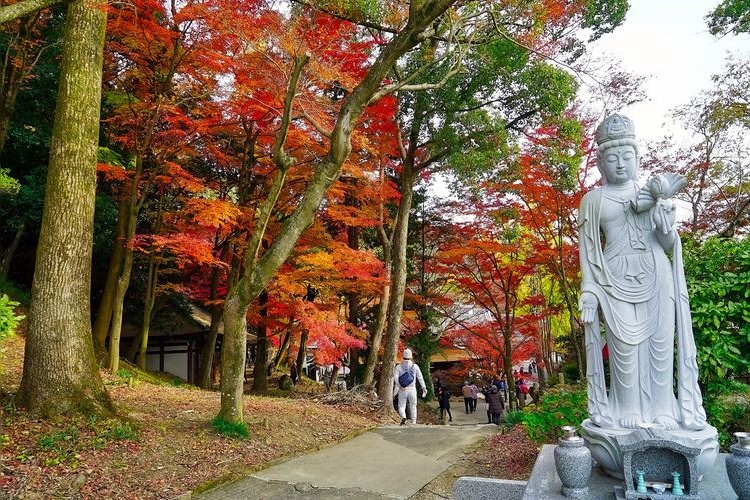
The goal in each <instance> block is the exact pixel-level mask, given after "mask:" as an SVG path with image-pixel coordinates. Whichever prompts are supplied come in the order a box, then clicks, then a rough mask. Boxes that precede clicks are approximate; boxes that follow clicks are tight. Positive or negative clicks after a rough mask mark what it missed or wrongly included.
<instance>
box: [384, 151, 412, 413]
mask: <svg viewBox="0 0 750 500" xmlns="http://www.w3.org/2000/svg"><path fill="white" fill-rule="evenodd" d="M415 178H416V177H415V173H414V169H413V164H412V163H411V162H408V161H407V162H406V163H405V164H404V168H403V171H402V172H401V179H400V188H399V192H400V194H401V200H400V201H399V206H398V213H397V215H396V230H395V232H394V235H393V248H392V254H391V255H392V257H391V262H392V264H391V273H392V275H391V295H390V301H389V303H388V319H387V327H386V331H385V346H384V347H383V369H382V370H380V378H379V380H378V398H379V399H380V400H381V401H384V402H389V401H391V399H392V398H393V368H394V363H395V361H396V353H397V352H398V341H399V338H400V337H401V315H402V313H403V310H404V293H405V292H406V274H407V269H406V250H407V246H408V245H407V239H408V235H409V212H410V210H411V203H412V199H413V197H414V180H415Z"/></svg>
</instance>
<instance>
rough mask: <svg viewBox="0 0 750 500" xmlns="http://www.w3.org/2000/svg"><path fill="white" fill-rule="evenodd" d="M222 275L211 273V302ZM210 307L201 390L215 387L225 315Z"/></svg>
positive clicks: (200, 382) (217, 272)
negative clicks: (217, 356) (220, 329)
mask: <svg viewBox="0 0 750 500" xmlns="http://www.w3.org/2000/svg"><path fill="white" fill-rule="evenodd" d="M225 248H227V247H225ZM220 273H221V270H220V269H218V268H214V270H213V272H212V273H211V290H210V291H209V295H208V297H209V299H210V300H211V301H214V300H216V296H217V288H218V286H219V278H220ZM210 307H211V309H210V310H211V324H210V325H209V327H208V335H206V340H205V342H204V344H203V349H202V350H201V366H200V375H199V380H198V386H199V387H200V388H201V389H211V388H213V385H214V384H213V380H212V377H211V374H212V371H213V370H212V368H213V363H214V354H215V352H216V339H217V338H218V336H219V324H220V323H221V315H222V314H223V311H222V309H221V308H220V307H218V306H216V305H215V304H213V303H212V304H211V306H210Z"/></svg>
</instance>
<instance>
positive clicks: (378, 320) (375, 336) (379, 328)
mask: <svg viewBox="0 0 750 500" xmlns="http://www.w3.org/2000/svg"><path fill="white" fill-rule="evenodd" d="M388 261H390V257H388V258H387V259H386V263H385V283H384V284H383V288H382V290H381V291H380V303H379V304H378V313H377V316H376V317H375V325H374V326H373V327H372V331H371V332H370V349H369V350H368V351H367V361H366V362H365V374H364V379H363V381H362V383H363V384H365V385H373V384H374V383H375V368H376V367H377V365H378V359H380V346H381V345H382V343H383V330H385V321H386V317H387V316H388V304H389V303H390V301H391V265H390V264H389V263H388Z"/></svg>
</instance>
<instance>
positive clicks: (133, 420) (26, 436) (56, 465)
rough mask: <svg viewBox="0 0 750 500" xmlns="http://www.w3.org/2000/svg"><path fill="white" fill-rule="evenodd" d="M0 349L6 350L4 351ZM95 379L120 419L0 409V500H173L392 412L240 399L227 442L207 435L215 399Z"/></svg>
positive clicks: (321, 443) (5, 403) (207, 393)
mask: <svg viewBox="0 0 750 500" xmlns="http://www.w3.org/2000/svg"><path fill="white" fill-rule="evenodd" d="M3 347H5V348H7V351H10V350H11V348H10V347H9V344H8V343H7V342H4V343H3ZM15 348H18V346H17V345H16V346H14V349H15ZM7 351H6V353H5V354H8V352H7ZM7 359H8V358H4V359H3V360H2V361H7ZM6 368H7V367H6ZM11 372H12V373H16V374H17V375H20V372H17V371H12V370H8V369H6V376H5V377H6V378H5V379H3V382H5V383H7V382H8V380H9V378H12V377H11V375H10V373H11ZM103 375H104V376H105V381H106V383H107V385H108V386H109V387H108V389H109V391H110V394H111V396H112V400H113V401H114V402H115V404H116V405H117V407H118V409H119V410H120V412H121V414H122V415H123V416H124V418H123V419H114V420H98V419H94V418H89V419H86V418H84V417H71V418H68V419H64V420H59V421H46V420H37V419H33V418H29V417H28V415H26V414H25V413H24V412H22V411H19V410H17V409H14V408H13V407H12V405H11V404H10V403H9V402H8V400H5V401H3V402H2V404H3V406H2V410H0V411H1V412H2V414H0V498H5V497H10V498H16V497H23V498H50V497H55V498H57V497H59V498H97V499H98V498H118V499H130V498H134V499H135V498H137V499H155V498H174V497H176V496H178V495H180V494H182V493H185V492H188V491H191V490H193V489H195V488H196V487H198V486H200V485H204V486H205V485H206V484H207V483H209V482H211V481H216V480H220V479H222V478H228V477H230V476H232V475H237V474H243V473H248V472H250V471H251V470H253V469H255V468H261V467H263V466H264V465H265V464H268V463H269V462H272V461H274V460H277V459H280V458H282V457H289V456H293V455H295V454H299V453H303V452H308V451H312V450H315V449H318V448H321V447H326V446H329V445H332V444H335V443H338V442H340V441H341V440H343V439H346V438H347V437H349V436H352V435H355V434H357V433H360V432H362V431H364V430H366V429H368V428H371V427H373V426H374V425H376V424H377V423H378V422H380V421H388V422H393V418H394V417H393V413H392V412H372V411H371V410H370V409H369V407H366V406H365V407H363V406H361V405H357V404H347V405H336V404H322V403H321V402H318V401H316V400H315V399H314V398H312V397H303V398H300V399H295V398H271V397H259V396H247V397H246V398H245V416H246V421H247V423H248V426H249V430H250V438H249V439H247V440H235V439H230V438H225V437H222V436H220V435H218V434H217V433H216V432H215V431H214V430H213V428H212V427H211V424H210V422H211V420H212V419H213V418H214V416H215V415H216V414H217V413H218V409H219V399H220V395H219V393H218V392H212V391H201V390H196V389H195V388H190V387H184V386H183V387H172V386H169V385H153V384H150V383H144V382H138V381H136V383H134V384H132V386H131V385H129V384H128V383H127V381H125V380H123V379H121V378H119V377H115V376H111V375H109V374H108V373H106V372H103ZM18 378H20V376H19V377H18ZM16 383H17V382H16ZM4 388H5V389H7V386H4Z"/></svg>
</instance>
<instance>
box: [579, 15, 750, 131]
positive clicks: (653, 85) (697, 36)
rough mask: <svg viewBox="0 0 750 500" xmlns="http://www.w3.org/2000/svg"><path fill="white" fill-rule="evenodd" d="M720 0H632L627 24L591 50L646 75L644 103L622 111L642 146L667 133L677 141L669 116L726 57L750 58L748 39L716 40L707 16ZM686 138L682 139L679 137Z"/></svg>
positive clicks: (708, 79)
mask: <svg viewBox="0 0 750 500" xmlns="http://www.w3.org/2000/svg"><path fill="white" fill-rule="evenodd" d="M718 4H719V0H630V9H629V11H628V13H627V17H626V18H625V22H624V23H623V24H622V25H620V26H619V27H618V28H616V29H615V30H614V32H613V33H610V34H608V35H605V36H603V37H602V38H601V39H600V40H598V41H597V42H596V43H595V44H593V45H592V46H590V48H589V50H590V51H591V53H592V55H593V56H594V57H597V56H600V57H607V56H613V57H615V58H617V59H619V60H621V61H622V67H623V68H624V69H627V70H628V71H630V72H632V73H636V74H639V75H643V76H646V77H647V80H646V81H645V83H644V90H645V91H646V96H647V97H646V100H645V101H643V102H641V103H638V104H635V105H633V106H630V107H629V108H626V109H623V110H621V112H622V113H623V114H625V115H627V116H629V117H630V118H631V119H632V120H633V123H634V125H635V129H636V134H637V138H638V141H639V142H640V143H646V142H648V141H657V140H659V139H661V138H662V137H663V135H664V133H665V132H672V133H674V134H675V135H677V136H678V137H679V135H680V130H679V127H678V126H677V124H676V123H675V122H674V120H672V119H671V118H670V116H669V112H670V110H672V109H673V108H675V107H677V106H680V105H683V104H688V103H689V102H690V100H691V99H692V98H693V97H694V96H696V95H697V94H698V93H699V92H700V91H701V90H704V89H708V88H710V86H711V75H713V74H716V73H721V72H722V69H723V67H724V61H725V59H726V56H727V53H728V52H732V53H735V54H744V55H745V56H748V55H750V37H748V36H733V35H728V36H725V37H723V38H717V37H714V36H713V35H711V34H710V33H709V32H708V28H707V26H706V21H705V16H706V15H707V14H708V13H709V12H711V11H712V10H713V9H714V8H715V7H716V5H718ZM683 137H684V136H683Z"/></svg>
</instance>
